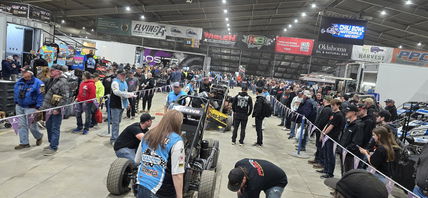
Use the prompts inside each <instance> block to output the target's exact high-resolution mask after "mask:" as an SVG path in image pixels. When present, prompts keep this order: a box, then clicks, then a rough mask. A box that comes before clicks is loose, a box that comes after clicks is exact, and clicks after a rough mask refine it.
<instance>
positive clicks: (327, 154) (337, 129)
mask: <svg viewBox="0 0 428 198" xmlns="http://www.w3.org/2000/svg"><path fill="white" fill-rule="evenodd" d="M330 104H331V110H332V111H333V115H332V116H330V118H329V120H330V121H329V123H328V124H327V127H325V128H324V130H323V132H322V134H321V137H320V139H319V140H318V141H323V139H324V136H325V135H328V136H329V137H330V138H331V139H333V140H334V141H336V142H337V141H338V139H339V135H340V133H341V131H342V130H343V127H344V126H345V118H344V116H343V114H342V112H341V111H340V106H341V104H342V102H341V101H340V100H339V99H333V100H331V102H330ZM323 152H324V169H323V170H320V171H317V172H319V173H324V175H322V176H321V178H322V179H325V178H331V177H333V176H334V175H333V173H334V167H335V164H336V156H335V154H334V153H335V152H334V151H333V141H332V140H330V139H328V140H326V141H325V143H324V147H323Z"/></svg>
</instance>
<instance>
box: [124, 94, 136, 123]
mask: <svg viewBox="0 0 428 198" xmlns="http://www.w3.org/2000/svg"><path fill="white" fill-rule="evenodd" d="M128 100H129V107H130V108H129V109H128V110H127V111H126V117H128V118H130V117H131V116H132V117H134V116H135V113H136V109H135V103H136V100H135V98H129V99H128Z"/></svg>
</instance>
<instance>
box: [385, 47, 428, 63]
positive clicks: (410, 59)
mask: <svg viewBox="0 0 428 198" xmlns="http://www.w3.org/2000/svg"><path fill="white" fill-rule="evenodd" d="M392 62H393V63H399V64H406V65H417V66H424V67H428V52H426V51H417V50H404V49H399V48H395V49H394V52H393V55H392Z"/></svg>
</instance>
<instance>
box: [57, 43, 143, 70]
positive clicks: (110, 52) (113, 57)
mask: <svg viewBox="0 0 428 198" xmlns="http://www.w3.org/2000/svg"><path fill="white" fill-rule="evenodd" d="M59 38H60V39H62V40H64V41H66V42H69V41H70V44H71V43H75V42H74V41H71V40H70V39H68V38H67V37H64V36H59ZM73 39H74V40H77V41H79V42H81V43H83V40H85V41H91V42H95V43H96V48H97V50H96V51H95V55H96V56H99V57H105V58H106V59H107V60H109V61H112V62H116V63H130V64H131V65H132V64H134V63H135V50H136V48H137V46H138V45H131V44H126V43H119V42H114V41H101V40H94V39H82V38H74V37H73ZM56 42H61V41H60V40H56Z"/></svg>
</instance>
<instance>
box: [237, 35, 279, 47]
mask: <svg viewBox="0 0 428 198" xmlns="http://www.w3.org/2000/svg"><path fill="white" fill-rule="evenodd" d="M241 41H242V42H243V43H244V46H245V47H248V48H255V49H258V50H260V49H262V48H267V47H270V46H273V42H274V40H273V39H272V38H269V37H266V36H260V35H243V36H242V40H241Z"/></svg>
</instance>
